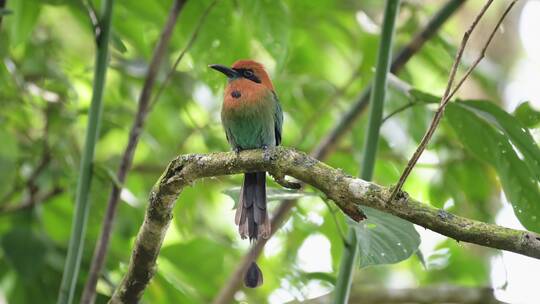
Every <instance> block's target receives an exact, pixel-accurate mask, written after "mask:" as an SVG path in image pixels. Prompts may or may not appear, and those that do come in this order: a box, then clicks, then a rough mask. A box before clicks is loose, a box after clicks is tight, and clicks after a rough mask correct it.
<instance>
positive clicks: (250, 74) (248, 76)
mask: <svg viewBox="0 0 540 304" xmlns="http://www.w3.org/2000/svg"><path fill="white" fill-rule="evenodd" d="M244 77H246V78H250V77H253V72H252V71H250V70H245V71H244Z"/></svg>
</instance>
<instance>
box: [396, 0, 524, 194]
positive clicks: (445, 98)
mask: <svg viewBox="0 0 540 304" xmlns="http://www.w3.org/2000/svg"><path fill="white" fill-rule="evenodd" d="M492 2H493V0H488V1H487V2H486V4H485V5H484V7H483V8H482V10H481V11H480V13H479V14H478V15H477V16H476V18H475V19H474V21H473V23H472V24H471V26H470V27H469V29H468V30H467V31H466V32H465V34H464V35H463V40H462V42H461V45H460V47H459V50H458V53H457V55H456V58H455V60H454V63H453V65H452V70H451V72H450V76H449V79H448V84H447V86H446V90H445V92H444V95H443V97H442V98H441V102H440V105H439V108H438V109H437V112H435V116H433V120H432V121H431V125H430V126H429V129H428V130H427V131H426V134H425V135H424V137H423V138H422V141H421V142H420V144H419V145H418V148H417V149H416V151H415V152H414V154H413V156H412V157H411V159H410V160H409V163H408V164H407V167H405V170H404V171H403V173H402V174H401V177H400V178H399V181H398V183H397V185H396V186H395V187H394V190H393V191H392V195H391V196H390V199H389V201H391V200H393V199H394V198H395V197H396V195H397V194H398V193H399V191H401V188H402V187H403V184H404V183H405V181H406V180H407V177H408V176H409V174H410V173H411V171H412V169H413V168H414V166H415V165H416V162H417V161H418V159H419V158H420V156H421V155H422V152H424V150H425V149H426V147H427V145H428V143H429V141H430V139H431V137H432V136H433V133H435V130H436V129H437V126H438V125H439V122H440V120H441V118H442V115H443V114H444V109H445V107H446V105H447V104H448V102H449V101H450V100H451V98H452V97H453V96H454V95H455V94H456V92H457V90H458V89H459V88H460V87H461V85H462V84H463V83H464V82H465V80H466V79H467V78H468V77H469V75H470V74H471V73H472V71H473V70H474V69H475V68H476V66H477V65H478V63H480V61H481V60H482V59H483V58H484V57H485V54H486V50H487V48H488V47H489V44H490V43H491V41H492V40H493V37H494V36H495V33H496V32H497V30H498V29H499V27H500V25H501V24H502V22H503V20H504V18H505V17H506V16H507V15H508V13H509V12H510V10H511V9H512V7H513V6H514V5H515V4H516V2H517V0H514V1H512V2H511V3H510V4H509V5H508V7H507V8H506V10H505V11H504V13H503V14H502V15H501V17H500V18H499V21H498V22H497V23H496V25H495V27H494V28H493V30H492V31H491V34H490V35H489V37H488V39H487V41H486V43H485V44H484V47H483V48H482V51H481V53H480V55H479V56H478V58H477V59H476V60H475V61H474V62H473V64H472V65H471V66H470V67H469V69H468V70H467V72H465V74H464V75H463V76H462V77H461V79H460V80H459V81H458V83H457V85H456V86H455V87H454V88H453V89H452V84H453V82H454V78H455V75H456V71H457V68H458V66H459V63H460V61H461V57H462V56H463V51H464V50H465V47H466V46H467V42H468V40H469V37H470V35H471V33H472V32H473V30H474V29H475V27H476V25H477V24H478V22H479V21H480V19H482V16H483V15H484V13H485V12H486V10H487V9H488V8H489V6H490V5H491V4H492Z"/></svg>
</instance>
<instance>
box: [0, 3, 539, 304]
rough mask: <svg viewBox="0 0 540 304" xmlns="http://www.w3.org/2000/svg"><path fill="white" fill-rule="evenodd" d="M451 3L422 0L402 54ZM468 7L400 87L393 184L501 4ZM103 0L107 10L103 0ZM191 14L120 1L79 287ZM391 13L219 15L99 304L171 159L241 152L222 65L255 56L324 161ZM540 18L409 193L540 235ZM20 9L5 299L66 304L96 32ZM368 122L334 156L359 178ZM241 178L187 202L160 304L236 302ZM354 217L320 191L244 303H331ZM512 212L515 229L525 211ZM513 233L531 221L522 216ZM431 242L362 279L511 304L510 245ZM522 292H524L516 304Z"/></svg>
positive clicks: (145, 167) (392, 123)
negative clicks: (150, 84) (539, 32)
mask: <svg viewBox="0 0 540 304" xmlns="http://www.w3.org/2000/svg"><path fill="white" fill-rule="evenodd" d="M211 2H212V1H209V0H197V1H196V0H191V1H188V2H187V4H186V5H185V7H184V9H183V11H182V12H181V14H180V17H179V20H178V23H177V25H176V28H175V31H174V34H173V37H172V40H171V44H170V46H169V49H168V54H167V59H166V60H165V63H164V64H163V65H162V70H161V71H160V73H159V77H158V84H157V86H158V87H159V86H160V85H161V84H163V81H164V79H165V76H166V74H167V71H168V69H169V68H170V67H171V66H172V64H173V62H174V60H175V58H176V57H177V56H178V54H179V53H180V52H181V50H182V49H183V48H184V47H185V46H186V44H187V42H188V40H189V39H190V37H191V36H192V35H193V32H194V30H195V28H196V26H197V24H198V22H199V19H200V16H201V14H202V13H203V11H204V10H205V9H206V8H207V7H208V5H210V3H211ZM445 2H446V1H439V0H424V1H422V0H416V1H413V0H410V1H403V3H402V7H401V10H400V15H399V19H398V27H397V31H396V46H395V49H396V50H397V49H399V47H400V46H403V45H404V44H405V43H407V42H408V41H409V40H410V39H411V37H412V36H413V35H414V33H416V32H418V31H419V30H420V29H421V28H422V26H423V25H424V24H425V23H426V21H427V20H428V19H429V18H430V17H431V16H432V15H433V13H434V12H435V11H436V10H437V9H439V8H440V7H441V6H442V5H443V4H444V3H445ZM465 2H466V3H465V5H464V6H463V8H462V9H461V10H460V11H459V12H458V14H456V15H455V16H454V17H452V18H451V19H450V20H449V22H447V23H446V24H445V26H444V27H443V29H442V30H441V31H440V32H439V33H438V34H437V35H436V36H435V37H434V38H433V39H431V40H430V41H429V42H428V43H427V44H426V45H425V47H424V48H423V49H422V50H421V51H420V52H419V53H418V54H417V55H415V57H414V58H413V59H412V60H411V61H410V62H409V63H408V64H407V65H406V68H405V69H404V70H403V71H402V72H401V73H400V74H399V77H400V79H401V80H402V81H403V82H404V83H406V84H407V85H408V86H410V87H411V88H414V90H412V91H410V90H409V91H403V89H399V90H397V89H395V88H394V89H391V90H390V92H389V94H388V97H387V103H386V105H385V113H386V114H388V113H391V112H393V111H394V110H396V109H398V108H400V107H402V106H404V105H406V104H408V103H413V104H414V105H413V106H410V107H409V108H407V109H406V110H404V111H402V112H400V113H399V114H397V115H395V116H392V118H390V119H388V120H387V121H385V123H384V125H383V128H382V140H381V142H380V147H379V154H378V162H377V165H376V170H375V177H374V180H375V181H376V182H377V183H380V184H383V185H389V184H392V183H395V182H396V181H397V179H398V177H399V174H400V172H401V170H402V169H403V167H404V165H405V164H406V162H407V160H408V158H409V156H410V155H411V153H412V152H413V151H414V148H415V147H416V146H417V144H418V142H419V141H420V139H421V137H422V135H423V133H424V131H425V130H426V128H427V126H428V123H429V121H430V119H431V117H432V115H433V110H434V106H433V105H432V104H430V102H431V101H433V96H431V95H434V96H440V94H442V90H443V89H444V87H445V84H446V78H447V75H448V72H449V68H450V66H451V63H452V60H453V54H454V52H455V48H456V46H457V44H458V42H459V41H460V39H461V35H462V33H463V32H464V30H465V29H466V27H467V26H468V24H469V22H470V20H471V19H472V17H473V16H474V15H475V14H476V12H477V11H478V10H479V9H480V7H481V5H482V2H483V1H465ZM91 3H92V6H94V7H99V6H100V1H97V0H96V1H91ZM171 3H172V1H170V0H167V1H126V0H119V1H116V3H115V9H114V16H113V38H112V41H111V46H112V51H111V58H110V66H109V72H108V79H107V85H106V90H105V97H104V112H103V117H102V122H101V132H100V138H99V143H98V145H97V151H96V159H95V170H94V174H95V175H94V180H93V184H92V193H91V204H92V205H91V214H90V220H89V226H88V230H87V237H86V245H85V250H84V253H83V264H82V267H81V274H80V281H79V287H78V292H79V293H80V291H81V289H82V286H83V284H84V282H85V277H86V275H87V271H88V268H89V263H90V259H91V256H92V252H93V246H94V245H95V241H96V238H97V236H98V233H99V230H100V225H101V222H102V216H103V212H104V209H105V204H106V201H107V196H108V194H109V192H110V188H111V183H113V182H114V179H113V176H114V172H115V171H116V168H117V166H118V162H119V160H120V157H121V154H122V152H123V150H124V148H125V144H126V142H127V134H128V132H129V127H130V126H131V124H132V120H133V118H134V115H135V112H136V108H137V104H136V102H137V98H138V95H139V93H140V91H141V86H142V83H143V81H144V76H145V72H146V69H147V64H148V62H149V58H150V57H151V54H152V51H153V49H154V46H155V43H156V41H157V39H158V38H159V33H160V31H161V29H162V26H163V24H164V22H165V19H166V16H167V13H168V10H169V9H170V7H171ZM505 3H506V1H496V3H495V5H494V7H493V9H492V10H490V11H489V13H488V14H487V15H486V18H485V19H484V20H483V22H482V23H481V24H480V28H479V30H478V34H475V35H473V37H472V39H471V41H472V43H471V46H470V47H469V49H468V50H467V51H466V56H465V60H464V63H463V65H464V66H467V63H468V62H470V61H471V60H470V59H472V58H474V54H477V53H478V51H479V48H480V47H481V46H482V43H483V38H485V35H486V33H487V32H488V31H489V29H490V28H491V27H492V26H493V23H494V22H495V21H496V20H497V17H498V13H500V12H501V10H502V9H503V6H504V4H505ZM526 5H529V4H528V3H527V4H526ZM383 6H384V1H375V0H371V1H349V0H341V1H331V0H312V1H294V0H290V1H286V0H279V1H270V0H261V1H248V0H218V1H217V4H216V5H215V7H214V8H213V9H212V10H211V12H210V15H209V16H208V18H207V19H206V20H205V22H204V24H203V25H202V27H201V29H200V31H199V32H198V35H197V36H196V39H195V41H194V44H193V45H192V47H191V48H190V49H189V50H188V51H187V53H186V55H185V57H184V58H183V60H182V61H181V62H180V65H179V66H178V68H177V69H176V71H175V72H174V73H173V75H172V79H171V81H170V83H169V84H168V85H167V86H166V87H165V89H164V91H163V94H161V96H160V97H159V99H158V100H157V101H156V104H155V105H154V106H153V107H152V110H151V113H150V114H149V117H148V120H147V122H146V124H145V127H144V131H143V135H142V138H141V142H140V143H139V145H138V147H137V150H136V154H135V159H134V164H133V168H132V170H131V171H130V173H129V175H128V178H127V182H126V184H125V188H124V190H123V192H122V201H123V202H122V203H121V204H120V207H119V212H118V217H117V220H116V223H115V228H114V234H113V237H112V243H111V247H110V250H109V255H108V259H107V264H106V269H105V271H104V273H103V276H102V277H101V278H100V281H99V282H98V292H99V296H98V299H97V302H98V303H104V302H106V300H107V299H108V297H109V296H110V294H111V292H112V291H113V289H114V286H115V285H116V284H117V283H118V282H119V280H120V279H121V276H122V275H123V273H124V272H125V270H126V265H127V262H128V259H129V256H130V250H131V248H132V244H133V241H134V237H135V235H136V233H137V231H138V228H139V226H140V224H141V223H142V220H143V215H144V210H145V206H146V199H147V197H148V193H149V191H150V189H151V187H152V185H153V184H154V182H155V181H156V180H157V179H158V177H159V176H160V174H161V172H162V170H163V169H164V168H165V166H166V165H167V163H168V162H169V161H170V160H171V159H172V158H173V157H175V156H176V155H179V154H184V153H205V152H212V151H226V150H228V149H229V146H228V145H227V142H226V140H225V136H224V133H223V130H222V128H221V124H220V118H219V117H220V115H219V113H220V107H221V94H222V89H223V86H224V84H225V81H224V79H223V77H222V75H219V74H218V73H215V72H213V71H211V70H209V69H208V68H207V65H208V64H213V63H220V64H226V65H229V64H232V63H233V62H234V61H235V60H237V59H241V58H254V59H257V60H259V61H261V62H263V63H264V64H265V65H266V67H267V68H268V70H269V71H270V72H271V75H272V77H273V80H274V85H275V87H276V90H277V93H278V96H279V97H280V100H281V103H282V107H283V110H284V112H285V123H284V135H283V145H285V146H291V147H295V148H297V149H299V150H303V151H306V152H307V151H310V150H312V149H313V148H314V147H315V146H316V145H317V143H318V142H319V140H320V139H321V138H323V137H324V136H325V135H326V134H327V133H328V132H329V131H330V130H331V129H332V127H333V126H334V125H335V124H336V123H337V122H338V121H339V120H340V118H341V117H342V116H343V115H344V113H346V112H347V110H348V109H349V107H350V105H352V104H353V103H354V102H355V100H356V97H357V96H358V94H359V93H360V91H361V90H362V89H363V88H364V87H365V86H366V84H367V83H369V82H370V80H371V79H372V76H373V67H374V64H375V57H376V51H377V45H378V32H379V29H380V28H379V26H380V21H381V18H382V16H381V14H382V10H383ZM522 10H523V4H521V5H519V6H518V8H516V9H515V10H514V11H513V12H512V13H511V16H510V17H509V19H508V20H507V21H506V22H505V25H504V31H500V32H499V33H498V34H497V36H496V39H495V41H494V44H493V46H492V47H491V48H490V50H489V52H488V58H486V59H485V60H484V62H483V63H482V64H481V65H480V67H479V68H478V69H477V71H476V72H475V73H474V75H473V77H472V79H470V80H469V81H468V82H467V84H466V85H465V87H464V89H462V90H461V92H460V94H459V95H460V98H461V99H475V100H481V101H467V102H464V103H460V104H459V105H453V106H452V107H451V108H449V111H448V113H447V115H446V117H445V119H444V121H443V123H442V125H441V127H440V128H439V130H438V131H437V133H436V136H435V138H434V140H433V143H432V144H431V145H430V148H429V150H428V151H426V153H425V156H424V157H423V158H422V159H421V160H420V163H419V165H418V166H417V168H416V170H415V171H414V172H413V174H412V175H411V178H410V179H409V181H408V182H407V184H406V187H405V190H406V191H408V192H409V193H410V194H411V195H412V196H413V197H415V198H418V199H420V200H422V201H425V202H426V203H431V204H433V205H434V206H437V207H441V208H442V207H444V208H445V209H446V210H449V211H451V212H454V213H456V214H459V215H463V216H466V217H469V218H474V219H477V220H482V221H485V222H496V221H497V222H500V221H498V218H499V217H498V215H500V214H502V211H501V210H503V209H504V208H505V206H510V204H511V206H513V208H514V210H515V214H516V215H517V217H518V218H519V220H520V222H521V223H522V224H523V225H524V226H525V227H526V228H528V229H529V230H534V231H537V232H539V231H540V228H539V227H540V223H539V222H538V220H537V218H538V219H540V205H539V202H540V200H539V199H538V198H540V194H539V190H538V178H539V176H538V172H540V170H539V171H536V168H538V167H537V166H538V164H539V163H538V161H539V159H540V158H539V155H540V154H539V152H538V146H537V144H536V142H537V141H538V139H539V137H540V136H539V135H540V133H539V132H538V125H539V122H540V114H539V112H537V111H536V110H535V104H534V100H531V102H530V103H528V102H527V101H528V100H527V99H526V98H527V96H525V95H523V94H522V95H515V94H514V95H513V94H510V93H508V92H509V91H508V88H507V84H508V83H511V82H512V81H513V80H512V79H513V78H512V77H513V76H512V75H513V73H512V71H514V70H515V65H516V64H517V63H519V62H523V59H522V58H524V57H526V56H527V55H526V54H525V53H524V51H523V49H522V48H521V46H520V40H519V36H518V35H517V34H516V33H517V32H518V26H519V17H520V14H521V11H522ZM1 14H2V23H1V30H0V59H1V62H0V140H1V144H0V180H1V182H0V245H1V250H0V303H3V302H4V303H54V302H55V299H56V296H57V292H58V287H59V283H60V280H61V275H62V270H63V265H64V259H65V255H66V249H67V243H68V239H69V233H70V231H69V227H70V226H71V220H72V214H73V202H74V193H75V185H76V179H77V175H78V164H79V158H80V154H81V149H82V148H81V147H82V144H83V137H84V128H85V127H86V121H87V110H88V107H89V103H90V97H91V96H90V95H91V86H92V79H93V75H92V73H93V64H94V50H95V48H94V34H93V28H92V23H91V21H90V18H89V16H88V13H87V10H86V8H85V6H84V5H83V3H82V2H80V1H67V0H43V1H38V0H8V1H7V6H6V8H5V10H2V12H1ZM537 17H540V16H537ZM154 92H155V90H154ZM510 92H511V90H510ZM429 94H430V95H429ZM478 103H481V104H478ZM538 103H539V100H536V106H538ZM501 109H506V110H507V112H503V111H502V110H501ZM486 117H487V118H486ZM366 123H367V118H366V115H363V116H361V118H360V119H359V120H358V121H357V122H356V123H355V124H354V126H353V128H352V129H351V130H348V131H347V134H344V138H343V140H342V141H341V142H340V143H339V145H338V146H337V148H336V150H335V151H334V152H333V153H332V154H331V156H330V157H329V159H328V161H327V162H328V163H329V164H330V165H331V166H334V167H339V168H342V169H343V170H344V171H346V172H348V173H349V174H351V175H357V174H358V172H359V168H360V166H361V165H362V164H361V163H360V159H361V157H360V156H361V154H362V147H363V141H364V138H363V136H364V133H365V132H364V128H365V125H366ZM505 126H506V127H505ZM512 126H518V129H515V128H514V127H512ZM518 131H519V132H523V133H524V134H525V135H523V134H517V133H519V132H518ZM240 182H241V177H240V176H231V177H219V178H212V179H207V180H204V181H201V182H199V183H197V184H195V185H193V187H191V188H189V189H186V191H184V192H183V193H182V195H181V197H180V198H179V201H178V203H177V206H176V209H175V217H174V220H173V221H174V225H171V227H170V229H169V233H168V235H167V238H166V240H165V243H164V247H163V249H162V251H161V255H160V257H159V260H158V265H159V269H158V272H157V274H156V276H155V278H154V279H153V281H152V283H151V284H150V286H149V288H148V289H147V291H146V293H145V295H144V301H145V302H146V303H209V302H210V301H211V300H212V298H213V297H214V296H215V295H216V294H217V293H218V291H219V289H220V287H221V286H222V285H223V284H224V282H226V281H227V280H228V277H229V275H230V274H231V272H232V271H233V269H234V268H235V266H236V265H237V262H238V261H239V260H240V259H241V257H242V256H243V253H244V252H245V251H246V250H247V249H248V246H249V245H248V244H247V242H242V241H241V240H240V238H239V237H238V235H237V232H236V229H235V226H234V220H233V219H234V210H233V209H232V208H233V204H234V202H233V200H232V199H231V198H230V197H228V196H227V195H225V194H223V192H224V191H226V190H228V189H230V188H232V187H235V186H238V185H240ZM501 190H504V194H501ZM307 191H308V192H312V193H315V194H317V191H316V190H314V189H308V190H307ZM277 204H278V203H277V202H276V203H272V206H271V208H272V209H275V207H276V205H277ZM334 209H335V207H334V206H333V205H332V204H329V205H326V204H325V203H324V201H323V200H322V199H321V198H320V197H319V196H317V195H309V196H305V197H303V198H301V199H300V201H299V204H298V205H297V207H296V208H295V209H294V212H293V215H292V217H291V218H290V219H289V220H288V221H287V223H286V224H285V226H284V227H283V228H282V229H281V230H280V231H279V232H278V233H277V234H276V236H275V237H274V238H273V239H272V240H271V241H270V242H269V244H268V246H267V248H266V250H265V253H264V254H263V256H262V257H261V259H260V262H261V263H260V266H261V268H262V269H263V271H264V274H265V283H264V285H263V286H262V287H261V288H259V289H256V290H241V291H239V292H238V293H237V294H236V296H235V297H236V300H238V301H243V300H245V301H248V302H249V303H266V302H271V303H283V302H286V301H290V300H294V299H296V300H305V299H307V298H310V297H314V296H320V295H323V294H325V293H328V292H330V291H331V290H332V286H333V284H334V282H335V276H336V274H335V271H336V269H337V267H338V265H339V258H340V256H341V253H342V250H343V242H342V236H341V233H340V231H342V230H344V229H345V218H344V216H343V215H342V214H341V213H340V212H336V211H335V210H334ZM506 211H507V212H506V215H507V216H509V217H510V218H514V219H515V216H514V214H513V213H512V211H509V210H506ZM513 225H517V226H516V227H520V226H519V225H520V224H519V223H517V222H516V223H513ZM418 231H419V232H420V235H421V239H422V244H421V245H420V251H418V254H416V255H413V256H412V257H411V258H409V259H407V260H405V261H403V262H401V263H398V264H394V265H386V266H370V267H366V268H362V269H361V270H360V271H357V273H356V279H355V286H379V287H381V290H383V288H382V287H385V288H395V287H418V286H428V285H432V284H444V285H465V286H470V287H486V286H492V287H493V288H495V289H498V290H499V291H500V294H501V295H502V297H503V298H504V297H505V288H509V286H512V282H511V280H510V279H508V278H509V276H508V269H506V268H507V267H506V264H505V263H504V256H502V255H501V254H500V253H499V252H498V251H495V250H490V249H486V248H480V247H478V246H474V245H469V244H463V243H457V242H455V241H453V240H449V239H446V238H444V237H441V236H438V235H435V234H434V233H429V232H426V231H424V229H418ZM501 257H503V259H502V261H503V262H500V261H501ZM524 259H526V258H524ZM497 261H499V262H497ZM523 261H524V262H523ZM523 261H522V262H523V263H525V262H527V263H536V266H538V265H537V264H538V262H532V260H523ZM368 264H369V263H368ZM364 266H365V265H364ZM500 273H503V275H502V277H503V278H502V281H501V280H500ZM504 273H506V277H505V275H504ZM497 274H498V275H499V276H498V277H497V278H499V279H497V278H496V276H497ZM509 280H510V281H509ZM516 288H518V287H516ZM353 289H355V288H354V287H353ZM79 293H78V294H77V296H76V299H78V298H79V297H80V295H79ZM511 296H512V294H511V293H510V295H507V297H509V298H508V299H510V300H511V302H512V301H513V299H514V300H515V298H512V297H511ZM526 299H527V297H526ZM528 299H529V300H530V297H528ZM536 299H538V298H536ZM516 301H517V300H516ZM524 301H525V302H526V301H527V300H524ZM525 302H523V303H525ZM533 302H534V301H533ZM533 302H531V303H533ZM516 303H517V302H516ZM520 303H521V302H520Z"/></svg>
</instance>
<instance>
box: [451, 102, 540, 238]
mask: <svg viewBox="0 0 540 304" xmlns="http://www.w3.org/2000/svg"><path fill="white" fill-rule="evenodd" d="M473 105H474V106H473ZM480 109H484V110H485V109H487V107H482V106H480V105H478V104H474V103H472V102H467V103H451V104H449V105H448V107H447V109H446V115H445V117H446V119H447V120H448V122H449V123H450V125H451V127H452V128H453V130H454V131H455V133H456V134H457V138H458V139H459V140H460V141H461V143H462V144H463V145H464V146H465V148H467V150H469V151H470V152H471V153H472V154H473V155H474V156H476V157H477V158H479V159H480V160H483V161H485V162H487V163H489V164H490V165H491V166H493V167H494V168H495V170H496V171H497V175H498V176H499V179H500V181H501V185H502V187H503V189H504V192H505V194H506V197H507V198H508V200H509V201H510V202H511V204H512V207H513V208H514V213H515V214H516V216H517V218H518V219H519V220H520V222H521V223H522V224H523V225H524V226H525V227H526V228H527V229H529V230H532V231H536V232H540V221H539V220H540V204H539V203H538V202H539V201H540V191H539V188H538V179H537V174H538V173H535V172H533V170H531V168H533V166H535V164H531V163H529V162H528V161H526V159H528V158H534V157H536V152H535V151H536V150H537V149H538V147H534V146H533V145H532V143H530V142H528V141H529V136H530V135H529V134H528V132H527V131H523V130H522V128H521V127H520V126H519V123H517V121H516V120H515V119H514V123H515V124H516V125H515V126H511V124H512V122H511V121H507V119H508V117H507V116H506V115H502V114H501V113H498V111H496V110H493V109H489V111H480ZM493 113H497V115H492V116H489V115H488V114H493ZM508 116H509V115H508ZM509 117H511V116H509ZM497 118H499V119H497ZM494 123H496V124H495V125H494ZM518 151H519V153H520V154H521V156H522V157H526V158H525V160H521V159H520V156H519V155H518ZM536 165H538V164H536Z"/></svg>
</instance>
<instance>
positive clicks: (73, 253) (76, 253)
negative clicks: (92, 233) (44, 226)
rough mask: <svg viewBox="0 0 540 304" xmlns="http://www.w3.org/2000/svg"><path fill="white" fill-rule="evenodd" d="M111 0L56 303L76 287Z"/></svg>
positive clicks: (68, 298) (67, 299)
mask: <svg viewBox="0 0 540 304" xmlns="http://www.w3.org/2000/svg"><path fill="white" fill-rule="evenodd" d="M113 3H114V0H104V1H103V2H102V16H101V21H100V28H101V32H100V35H99V36H98V37H96V64H95V67H94V84H93V89H92V102H91V105H90V110H89V113H88V126H87V129H86V138H85V144H84V150H83V154H82V158H81V163H80V171H79V179H78V183H77V192H76V198H75V214H74V217H73V222H72V228H71V236H70V241H69V247H68V252H67V258H66V264H65V267H64V274H63V276H62V283H61V285H60V292H59V295H58V303H59V304H68V303H71V302H72V301H73V296H74V294H75V287H76V286H77V278H78V274H79V268H80V263H81V257H82V252H83V245H84V238H85V233H86V224H87V221H88V213H89V207H90V204H89V202H88V196H89V194H90V184H91V182H92V162H93V159H94V151H95V146H96V142H97V139H98V136H99V124H100V119H101V113H102V109H103V103H102V101H103V91H104V87H105V80H106V77H107V64H108V59H109V58H108V57H109V37H110V33H111V19H112V10H113Z"/></svg>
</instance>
